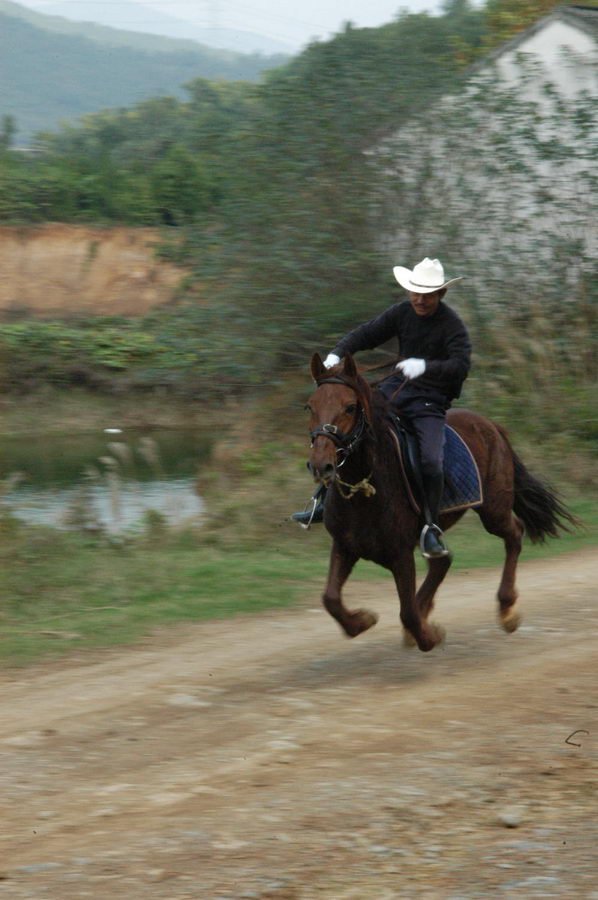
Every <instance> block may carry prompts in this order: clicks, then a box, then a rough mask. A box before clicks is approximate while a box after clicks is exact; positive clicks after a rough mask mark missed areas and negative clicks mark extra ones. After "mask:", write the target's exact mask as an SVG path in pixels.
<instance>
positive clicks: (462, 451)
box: [440, 425, 484, 512]
mask: <svg viewBox="0 0 598 900" xmlns="http://www.w3.org/2000/svg"><path fill="white" fill-rule="evenodd" d="M483 499H484V498H483V495H482V485H481V481H480V473H479V472H478V467H477V465H476V461H475V459H474V458H473V456H472V454H471V451H470V449H469V447H468V446H467V444H466V443H465V441H464V440H463V438H462V437H461V436H460V435H459V434H457V432H456V431H455V429H454V428H451V426H450V425H445V426H444V492H443V494H442V500H441V503H440V511H441V512H449V511H450V510H457V509H464V508H465V507H467V506H479V505H480V503H482V502H483Z"/></svg>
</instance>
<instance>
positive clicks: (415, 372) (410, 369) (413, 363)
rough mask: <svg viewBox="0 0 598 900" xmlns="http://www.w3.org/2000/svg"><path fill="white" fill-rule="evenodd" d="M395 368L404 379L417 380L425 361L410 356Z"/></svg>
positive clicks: (424, 366)
mask: <svg viewBox="0 0 598 900" xmlns="http://www.w3.org/2000/svg"><path fill="white" fill-rule="evenodd" d="M324 365H326V363H324ZM395 368H396V369H400V370H401V372H402V373H403V375H404V376H405V378H419V376H420V375H423V374H424V372H425V371H426V361H425V359H415V357H413V356H411V357H409V359H404V360H402V362H400V363H397V364H396V366H395Z"/></svg>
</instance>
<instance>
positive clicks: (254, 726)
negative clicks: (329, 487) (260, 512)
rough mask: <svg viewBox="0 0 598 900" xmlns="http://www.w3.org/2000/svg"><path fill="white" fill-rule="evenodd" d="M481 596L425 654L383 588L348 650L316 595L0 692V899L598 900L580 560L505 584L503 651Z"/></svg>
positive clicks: (451, 601) (462, 592)
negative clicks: (375, 618)
mask: <svg viewBox="0 0 598 900" xmlns="http://www.w3.org/2000/svg"><path fill="white" fill-rule="evenodd" d="M497 581H498V572H496V571H492V572H481V573H480V572H474V573H472V574H466V575H454V576H452V577H451V576H449V578H448V580H447V582H446V584H445V586H444V587H443V589H442V590H441V593H440V596H439V601H438V607H437V613H436V616H435V618H436V619H437V620H438V621H439V622H441V623H442V624H443V625H445V626H446V628H447V640H446V643H445V644H444V645H443V646H442V647H440V648H437V649H436V650H434V651H433V652H432V653H431V654H422V653H420V652H419V651H418V650H415V649H407V648H405V647H403V645H402V639H401V633H400V628H399V623H398V608H397V602H396V600H395V596H394V591H393V589H392V587H391V582H390V581H389V580H384V581H381V582H380V583H379V584H376V585H373V584H371V583H369V584H367V585H359V584H358V583H356V582H355V583H353V584H351V582H350V583H349V586H348V589H347V601H348V603H349V605H353V606H355V605H358V604H359V605H361V604H363V605H365V606H368V607H369V608H371V609H374V610H375V611H377V612H379V613H380V615H381V619H380V622H379V624H378V625H377V626H376V628H374V629H372V630H371V631H369V632H367V633H366V634H364V635H362V636H361V637H359V638H357V639H356V640H354V641H348V640H347V639H345V638H343V637H342V636H341V634H340V632H339V630H338V627H337V626H336V624H335V623H334V622H333V621H332V620H331V619H329V618H328V617H327V615H326V614H325V613H324V612H323V610H321V609H320V607H319V599H318V595H317V594H314V595H313V597H312V598H311V601H309V598H308V602H306V604H305V605H304V606H302V607H301V608H299V609H293V610H291V611H283V612H275V613H270V614H265V615H259V616H256V617H252V618H239V619H236V620H233V621H228V622H218V623H207V624H206V623H199V624H196V625H194V624H191V625H186V626H184V627H181V628H180V629H175V630H174V631H168V632H165V633H162V634H159V635H157V636H155V637H153V638H151V639H148V640H147V641H146V642H145V643H144V644H143V645H141V646H138V647H135V648H130V649H126V650H119V651H107V652H105V653H102V654H97V655H95V656H94V657H93V658H89V657H81V658H80V659H71V660H69V661H67V662H66V663H65V662H63V663H61V664H53V665H51V666H40V667H37V668H34V669H30V670H23V671H20V672H11V673H8V674H6V673H5V674H4V676H3V688H2V698H3V699H2V716H1V722H0V761H1V767H0V786H1V798H2V820H1V821H2V835H1V839H0V878H1V880H0V897H2V898H4V897H6V898H10V900H21V898H34V900H50V898H51V900H70V898H80V897H81V898H83V897H91V898H98V900H105V898H106V900H113V898H114V900H120V898H123V900H146V898H150V900H153V898H165V900H179V898H192V900H204V898H206V900H217V898H239V900H241V898H246V900H249V898H255V900H258V898H259V900H266V898H269V900H274V898H277V900H311V898H326V900H348V898H353V900H394V898H406V900H409V898H425V900H437V898H438V900H465V898H483V900H486V898H494V897H501V898H503V897H504V898H525V900H530V898H536V897H559V898H569V900H578V898H598V809H597V789H598V665H597V662H598V604H597V603H596V584H597V582H598V553H596V552H586V553H584V554H579V555H573V556H567V557H560V558H557V559H555V560H553V561H548V562H541V563H532V564H528V565H526V564H522V565H521V567H520V577H519V587H520V591H521V611H522V613H523V616H524V622H523V626H522V628H521V629H520V630H519V631H518V632H517V633H516V634H514V635H505V634H504V633H503V632H502V631H501V630H500V629H499V628H498V627H497V625H496V622H495V616H496V610H495V607H494V593H495V590H496V586H497ZM573 732H577V733H576V734H573ZM567 739H568V740H567ZM576 745H578V746H576Z"/></svg>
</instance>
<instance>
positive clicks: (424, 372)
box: [292, 257, 471, 557]
mask: <svg viewBox="0 0 598 900" xmlns="http://www.w3.org/2000/svg"><path fill="white" fill-rule="evenodd" d="M393 273H394V276H395V278H396V280H397V281H398V282H399V284H400V285H401V287H403V288H405V290H406V291H407V294H408V297H409V299H408V300H403V301H402V302H400V303H395V304H393V305H392V306H390V307H389V308H388V309H386V310H385V311H384V312H383V313H381V314H380V315H379V316H376V317H375V318H374V319H371V320H370V321H369V322H365V323H364V324H362V325H358V326H357V328H355V329H353V331H350V332H349V334H347V335H346V336H345V337H344V338H342V339H341V340H340V341H339V342H338V344H337V345H336V347H335V348H334V350H332V352H331V353H329V354H328V356H327V357H326V359H325V360H324V365H325V366H326V368H327V369H329V368H331V367H332V366H335V365H337V364H338V363H339V362H340V361H341V358H342V357H343V356H344V355H345V354H346V353H351V354H353V353H357V352H358V351H359V350H371V349H373V348H374V347H378V346H380V344H384V343H385V342H386V341H388V340H389V339H390V338H393V337H397V338H398V341H399V351H400V354H401V356H402V357H403V358H402V360H401V362H399V363H397V365H396V367H395V371H394V372H393V373H392V375H390V376H389V377H388V378H385V379H384V381H383V382H381V383H380V384H379V385H378V390H380V391H382V393H383V394H384V395H385V396H386V397H387V398H388V399H389V400H390V401H391V404H392V407H393V409H394V410H395V411H396V412H397V414H399V415H400V416H401V418H405V419H407V420H408V421H409V422H410V423H411V425H412V426H413V429H414V431H415V433H416V435H417V440H418V444H419V450H420V458H421V471H422V476H423V482H424V494H425V501H426V502H425V504H424V510H425V518H426V524H425V526H424V529H423V531H422V535H421V540H420V543H421V547H422V552H423V554H424V556H426V557H438V556H447V555H448V554H449V551H448V549H447V547H446V545H445V543H444V540H443V534H442V531H441V529H440V526H439V525H438V521H439V508H440V500H441V497H442V492H443V487H444V475H443V452H444V423H445V419H446V411H447V409H448V408H449V407H450V405H451V401H452V400H454V399H455V398H456V397H458V396H459V394H460V393H461V386H462V384H463V382H464V381H465V378H466V377H467V373H468V372H469V367H470V357H471V342H470V340H469V335H468V333H467V329H466V327H465V325H464V324H463V322H462V321H461V319H460V318H459V316H458V315H457V313H456V312H455V311H454V310H453V309H451V307H449V306H447V305H446V304H445V303H443V302H442V300H443V298H444V295H445V294H446V292H447V290H448V288H449V287H450V286H451V285H452V284H455V283H456V282H457V281H461V278H462V276H459V277H458V278H451V279H449V280H447V279H445V275H444V269H443V267H442V264H441V263H440V261H439V260H438V259H429V258H428V257H426V259H423V260H422V261H421V262H420V263H418V264H417V265H416V266H415V267H414V268H413V270H411V269H407V268H405V267H404V266H395V267H394V268H393ZM398 388H401V390H400V391H399V392H398V393H397V389H398ZM314 496H315V497H317V499H318V501H319V502H318V504H317V506H316V507H315V509H314V510H313V515H312V512H311V511H310V510H308V511H306V512H304V513H295V514H294V515H293V516H292V518H293V519H295V521H298V522H299V523H301V524H310V523H311V522H321V521H322V519H323V514H324V503H323V499H324V490H323V489H319V490H318V491H317V492H316V495H314Z"/></svg>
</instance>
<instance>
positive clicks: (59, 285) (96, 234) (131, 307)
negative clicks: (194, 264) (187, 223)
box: [0, 223, 185, 318]
mask: <svg viewBox="0 0 598 900" xmlns="http://www.w3.org/2000/svg"><path fill="white" fill-rule="evenodd" d="M158 240H159V233H158V232H157V231H156V230H154V229H151V228H125V227H116V228H99V227H98V228H89V227H86V226H81V225H65V224H61V223H50V224H47V225H40V226H35V227H9V226H3V227H0V272H1V273H2V278H1V279H0V316H1V317H3V318H8V317H11V316H15V315H17V314H27V315H35V316H43V317H49V316H56V315H60V316H64V315H70V314H77V313H79V314H81V313H84V314H88V315H124V316H133V315H141V314H143V313H145V312H147V311H148V310H149V309H151V308H152V307H154V306H157V305H159V304H161V303H168V302H169V301H170V300H172V299H173V297H174V295H175V293H176V291H177V287H178V286H179V284H180V282H181V279H182V278H183V276H184V274H185V273H184V271H183V270H182V269H180V268H178V267H176V266H173V265H171V264H169V263H167V262H163V261H162V260H158V259H156V257H155V255H154V245H155V243H156V242H157V241H158Z"/></svg>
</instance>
